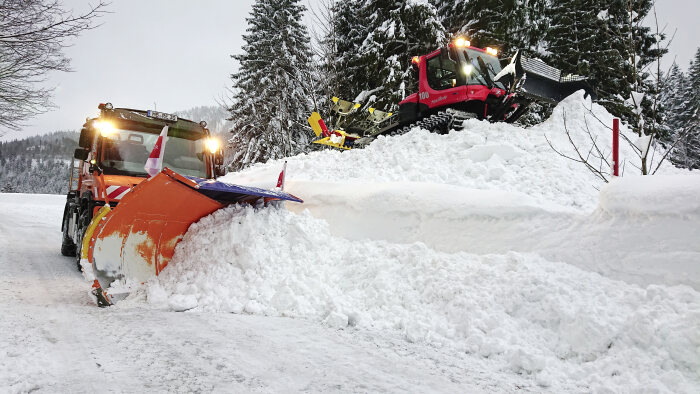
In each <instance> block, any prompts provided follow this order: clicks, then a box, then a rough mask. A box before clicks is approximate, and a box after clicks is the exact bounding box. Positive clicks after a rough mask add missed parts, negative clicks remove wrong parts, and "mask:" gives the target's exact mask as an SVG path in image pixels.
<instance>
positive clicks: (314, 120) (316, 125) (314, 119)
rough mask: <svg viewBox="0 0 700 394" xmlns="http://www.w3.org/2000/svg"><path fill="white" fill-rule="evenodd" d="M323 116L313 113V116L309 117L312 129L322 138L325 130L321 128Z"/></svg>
mask: <svg viewBox="0 0 700 394" xmlns="http://www.w3.org/2000/svg"><path fill="white" fill-rule="evenodd" d="M321 120H322V119H321V114H319V113H318V112H315V111H314V112H313V113H312V114H311V116H309V119H308V121H309V124H310V125H311V129H312V130H313V131H314V133H315V134H316V137H320V136H321V134H323V129H322V128H321V122H320V121H321Z"/></svg>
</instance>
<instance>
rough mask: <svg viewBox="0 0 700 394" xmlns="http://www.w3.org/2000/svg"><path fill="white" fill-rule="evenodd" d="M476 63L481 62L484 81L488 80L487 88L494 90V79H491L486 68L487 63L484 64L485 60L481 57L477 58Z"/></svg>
mask: <svg viewBox="0 0 700 394" xmlns="http://www.w3.org/2000/svg"><path fill="white" fill-rule="evenodd" d="M476 61H477V62H479V68H480V69H481V73H482V74H483V76H484V79H486V86H488V87H489V89H491V88H493V86H494V84H495V83H494V82H493V79H491V76H490V75H489V69H488V67H486V62H484V59H482V58H481V56H478V57H477V58H476Z"/></svg>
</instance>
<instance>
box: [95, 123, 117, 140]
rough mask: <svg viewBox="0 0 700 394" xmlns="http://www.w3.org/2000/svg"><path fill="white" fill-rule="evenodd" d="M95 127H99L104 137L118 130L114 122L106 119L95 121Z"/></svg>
mask: <svg viewBox="0 0 700 394" xmlns="http://www.w3.org/2000/svg"><path fill="white" fill-rule="evenodd" d="M95 127H96V128H97V130H99V131H100V134H101V135H102V136H103V137H109V136H111V135H113V134H114V133H116V132H117V129H116V127H114V124H113V123H112V122H108V121H106V120H100V121H97V122H95Z"/></svg>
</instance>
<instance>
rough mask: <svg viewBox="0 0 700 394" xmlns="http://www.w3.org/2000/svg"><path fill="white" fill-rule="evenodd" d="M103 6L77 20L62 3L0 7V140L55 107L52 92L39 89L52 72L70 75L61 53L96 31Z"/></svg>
mask: <svg viewBox="0 0 700 394" xmlns="http://www.w3.org/2000/svg"><path fill="white" fill-rule="evenodd" d="M107 5H108V4H107V3H105V2H104V1H102V0H100V1H99V3H98V4H97V5H95V6H90V9H89V10H88V11H87V12H85V13H82V14H77V15H75V14H73V12H72V11H66V10H64V8H63V7H62V4H61V2H60V0H4V1H0V135H2V134H4V133H3V131H2V130H3V129H5V130H18V129H20V128H21V127H22V126H23V124H24V122H25V121H26V120H27V119H29V118H31V117H33V116H36V115H38V114H41V113H43V112H46V111H48V110H49V109H50V108H52V107H53V104H52V103H51V96H52V93H53V88H51V87H46V86H41V85H42V83H44V82H46V79H47V75H48V73H49V72H51V71H62V72H69V71H71V68H70V59H69V58H67V57H66V56H65V54H64V52H63V50H64V49H65V48H66V47H68V46H69V41H70V40H72V39H74V38H75V37H77V36H79V35H80V34H81V33H83V32H85V31H86V30H91V29H94V28H96V27H98V26H99V24H97V19H98V18H99V17H100V16H101V15H103V14H104V13H105V12H107V11H106V9H105V8H106V6H107Z"/></svg>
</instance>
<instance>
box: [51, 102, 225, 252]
mask: <svg viewBox="0 0 700 394" xmlns="http://www.w3.org/2000/svg"><path fill="white" fill-rule="evenodd" d="M98 109H99V110H100V114H99V116H97V117H95V118H88V119H87V120H86V122H85V124H83V127H82V130H81V132H80V138H79V141H78V148H77V149H76V150H75V153H74V158H73V161H72V165H71V171H70V175H69V191H68V195H67V199H66V205H65V208H64V212H63V222H62V226H61V230H62V232H63V240H62V244H61V253H62V254H63V255H64V256H77V257H78V258H77V260H78V265H79V259H80V257H79V256H80V248H81V243H82V242H81V241H82V235H83V234H84V232H85V229H86V228H87V226H88V224H89V223H90V221H91V220H92V217H93V215H94V214H95V212H97V210H99V208H100V207H102V206H104V205H105V204H109V205H110V206H112V207H114V206H116V205H117V204H118V203H119V200H120V199H121V198H122V197H124V195H125V194H127V193H129V192H130V191H131V190H132V189H133V188H134V187H135V186H137V185H138V184H139V183H141V182H143V181H144V180H146V179H148V174H147V172H146V169H145V164H146V161H147V159H148V157H149V155H150V153H151V151H152V150H153V147H154V145H155V144H156V141H157V140H158V137H159V135H160V134H161V131H163V129H164V127H165V126H167V127H168V130H167V141H166V143H165V146H164V148H163V149H164V152H163V168H165V167H167V168H169V169H171V170H172V171H175V172H177V173H179V174H181V175H185V176H191V177H197V178H204V179H215V178H216V177H217V176H219V175H223V174H224V168H223V151H222V149H221V148H220V144H219V143H218V141H217V140H216V139H215V138H214V137H213V136H212V135H211V133H210V132H209V129H207V128H206V122H204V121H201V122H199V123H197V122H193V121H191V120H187V119H182V118H179V117H178V116H176V115H173V114H168V113H163V112H158V111H151V110H137V109H129V108H114V107H113V106H112V104H110V103H105V104H100V105H99V106H98ZM164 199H167V196H164Z"/></svg>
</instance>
